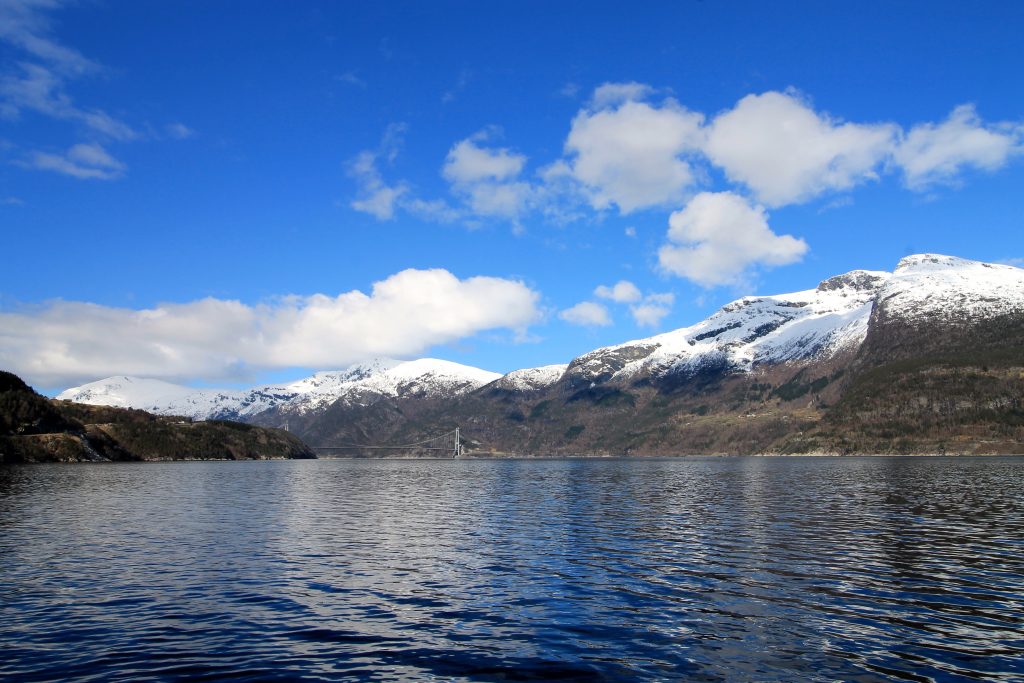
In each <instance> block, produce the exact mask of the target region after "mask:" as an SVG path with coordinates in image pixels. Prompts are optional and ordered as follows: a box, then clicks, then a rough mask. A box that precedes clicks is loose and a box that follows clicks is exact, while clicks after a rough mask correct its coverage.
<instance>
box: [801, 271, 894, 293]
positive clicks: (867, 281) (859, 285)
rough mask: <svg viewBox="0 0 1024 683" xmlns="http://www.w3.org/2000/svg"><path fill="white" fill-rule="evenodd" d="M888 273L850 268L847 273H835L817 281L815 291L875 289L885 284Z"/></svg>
mask: <svg viewBox="0 0 1024 683" xmlns="http://www.w3.org/2000/svg"><path fill="white" fill-rule="evenodd" d="M889 277H890V274H889V273H886V272H884V271H878V270H851V271H850V272H849V273H843V274H842V275H836V276H834V277H830V278H828V279H827V280H822V281H821V282H820V283H818V288H817V291H819V292H834V291H837V290H842V289H851V290H855V291H869V290H875V289H878V288H879V287H881V286H882V285H883V284H885V281H886V280H888V279H889Z"/></svg>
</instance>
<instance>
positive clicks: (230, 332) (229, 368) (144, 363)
mask: <svg viewBox="0 0 1024 683" xmlns="http://www.w3.org/2000/svg"><path fill="white" fill-rule="evenodd" d="M539 298H540V297H539V294H538V293H537V292H536V291H534V290H532V289H530V288H529V287H527V286H526V285H525V284H523V283H522V282H520V281H517V280H508V279H502V278H495V277H471V278H467V279H463V280H460V279H459V278H457V277H455V276H454V275H452V274H451V273H449V272H448V271H446V270H440V269H437V270H411V269H410V270H404V271H402V272H399V273H397V274H395V275H392V276H391V277H389V278H387V279H385V280H382V281H380V282H377V283H374V285H373V288H372V290H371V291H370V292H369V293H364V292H362V291H358V290H355V291H350V292H345V293H342V294H338V295H336V296H329V295H324V294H314V295H312V296H287V297H281V298H278V299H275V300H273V301H270V302H267V303H262V304H258V305H254V306H250V305H247V304H243V303H240V302H238V301H225V300H220V299H213V298H207V299H203V300H200V301H193V302H189V303H182V304H161V305H159V306H155V307H153V308H149V309H144V310H133V309H128V308H114V307H108V306H101V305H96V304H91V303H81V302H67V301H55V302H50V303H47V304H44V305H42V306H39V307H36V308H33V309H28V310H23V311H17V312H4V313H0V367H3V368H5V369H8V370H11V371H13V372H16V373H18V374H20V375H22V376H24V377H26V378H27V379H28V380H29V381H30V382H33V383H36V384H39V385H42V386H62V385H64V386H66V385H70V384H75V383H81V382H83V381H89V380H93V379H96V378H99V377H104V376H109V375H115V374H130V375H142V376H146V377H158V378H163V379H170V380H177V381H181V380H189V379H195V378H203V379H224V378H235V377H241V376H245V375H246V374H247V373H251V372H253V371H257V370H261V369H272V368H285V367H294V366H299V367H312V368H334V367H343V366H346V365H349V364H351V363H353V362H358V361H361V360H365V359H368V358H371V357H375V356H395V357H408V356H411V355H416V354H420V353H422V352H423V351H425V350H426V349H428V348H430V347H431V346H434V345H437V344H443V343H448V342H451V341H454V340H457V339H461V338H464V337H467V336H471V335H473V334H476V333H478V332H481V331H484V330H492V329H509V330H513V331H515V332H516V333H517V334H518V333H522V332H524V331H525V329H526V328H527V326H529V325H530V324H532V323H533V322H535V321H536V320H537V319H538V318H539V317H540V310H539V308H538V300H539Z"/></svg>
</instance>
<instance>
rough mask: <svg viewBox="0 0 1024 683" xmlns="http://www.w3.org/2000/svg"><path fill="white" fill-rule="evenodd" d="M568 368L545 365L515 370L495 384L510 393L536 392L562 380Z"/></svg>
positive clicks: (566, 366)
mask: <svg viewBox="0 0 1024 683" xmlns="http://www.w3.org/2000/svg"><path fill="white" fill-rule="evenodd" d="M568 367H569V366H568V365H566V364H564V363H563V364H561V365H544V366H541V367H539V368H524V369H522V370H513V371H512V372H510V373H508V374H507V375H505V376H503V377H502V378H501V379H499V380H498V381H497V382H495V386H497V387H498V388H500V389H507V390H509V391H535V390H537V389H542V388H544V387H546V386H550V385H552V384H554V383H555V382H557V381H558V380H560V379H561V378H562V375H564V374H565V370H566V368H568Z"/></svg>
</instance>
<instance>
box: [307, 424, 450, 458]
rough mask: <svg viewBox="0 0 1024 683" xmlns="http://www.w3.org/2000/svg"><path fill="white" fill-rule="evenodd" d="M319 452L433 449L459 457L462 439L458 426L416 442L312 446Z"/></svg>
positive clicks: (436, 451)
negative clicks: (379, 444)
mask: <svg viewBox="0 0 1024 683" xmlns="http://www.w3.org/2000/svg"><path fill="white" fill-rule="evenodd" d="M310 448H312V449H313V450H314V451H316V452H317V453H323V454H324V455H330V454H333V453H344V452H346V451H431V452H434V453H436V454H437V455H438V456H450V457H452V458H457V457H459V456H460V455H462V453H463V450H462V440H461V438H460V435H459V428H458V427H456V428H455V429H453V430H452V431H450V432H445V433H444V434H441V435H440V436H432V437H430V438H429V439H423V440H422V441H416V442H415V443H405V444H394V445H383V446H378V445H372V446H371V445H367V444H354V443H352V444H342V445H339V446H310Z"/></svg>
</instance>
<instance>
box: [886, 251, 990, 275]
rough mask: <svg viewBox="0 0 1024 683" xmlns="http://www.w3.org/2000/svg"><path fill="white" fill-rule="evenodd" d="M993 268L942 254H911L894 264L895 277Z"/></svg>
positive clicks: (979, 262) (986, 264)
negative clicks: (909, 274)
mask: <svg viewBox="0 0 1024 683" xmlns="http://www.w3.org/2000/svg"><path fill="white" fill-rule="evenodd" d="M979 267H993V266H992V264H988V263H982V262H981V261H972V260H971V259H965V258H960V257H959V256H946V255H944V254H912V255H910V256H904V257H903V258H901V259H900V261H899V263H897V264H896V270H895V271H893V273H894V274H895V275H906V274H908V273H912V272H934V271H943V270H955V269H960V268H979Z"/></svg>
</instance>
